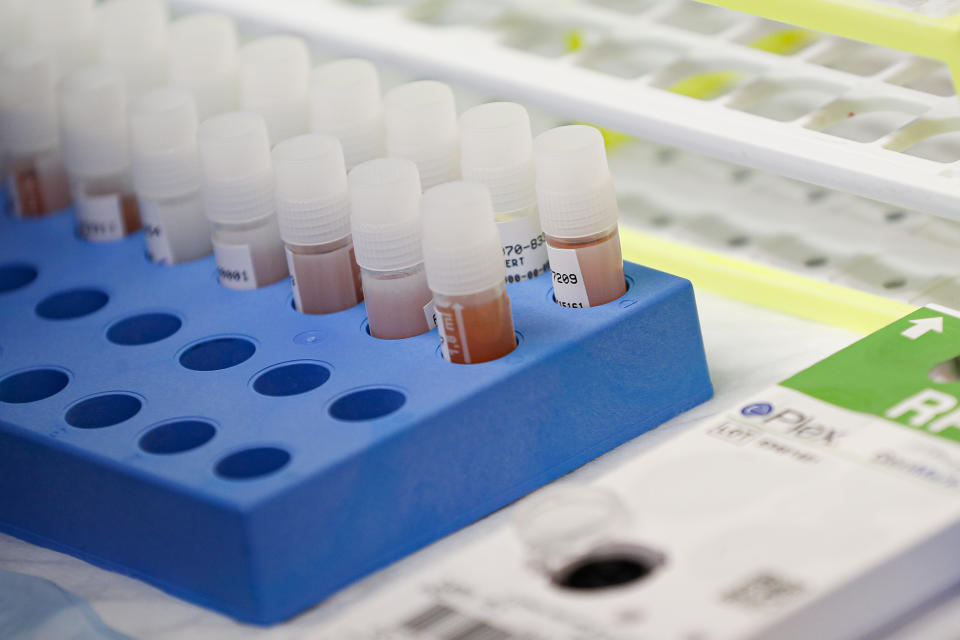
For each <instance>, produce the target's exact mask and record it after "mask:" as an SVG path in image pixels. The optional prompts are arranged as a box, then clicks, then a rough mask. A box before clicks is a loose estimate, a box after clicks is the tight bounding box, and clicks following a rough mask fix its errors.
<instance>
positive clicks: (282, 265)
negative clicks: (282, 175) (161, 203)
mask: <svg viewBox="0 0 960 640" xmlns="http://www.w3.org/2000/svg"><path fill="white" fill-rule="evenodd" d="M199 141H200V166H201V171H202V181H203V200H204V207H205V210H206V213H207V218H208V219H209V220H210V222H211V224H212V228H213V233H212V238H211V239H212V240H213V254H214V256H216V260H217V271H218V273H219V276H220V284H222V285H223V286H225V287H227V288H229V289H256V288H257V287H263V286H266V285H268V284H273V283H274V282H278V281H279V280H282V279H284V278H286V277H287V275H288V271H287V257H286V254H285V253H284V250H283V243H282V242H281V241H280V229H279V228H278V226H277V216H276V213H275V202H274V177H273V164H272V162H271V157H270V139H269V136H268V135H267V125H266V123H265V122H264V121H263V117H262V116H260V115H257V114H255V113H249V112H244V111H235V112H231V113H224V114H221V115H218V116H214V117H212V118H209V119H208V120H206V121H204V122H203V124H201V125H200V132H199Z"/></svg>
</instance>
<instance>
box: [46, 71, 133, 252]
mask: <svg viewBox="0 0 960 640" xmlns="http://www.w3.org/2000/svg"><path fill="white" fill-rule="evenodd" d="M60 137H61V144H62V145H63V159H64V163H65V164H66V167H67V174H68V175H69V176H70V187H71V191H72V196H73V204H74V209H75V210H76V214H77V235H79V236H80V237H81V238H84V239H85V240H89V241H91V242H113V241H116V240H120V239H122V238H123V237H124V236H126V235H128V234H131V233H133V232H134V231H138V230H139V229H140V211H139V207H138V205H137V197H136V195H135V194H134V191H133V179H132V177H131V173H130V148H129V147H130V141H129V136H128V133H127V98H126V91H125V89H124V86H123V77H122V76H121V75H120V73H119V72H118V71H116V70H113V69H108V68H106V67H87V68H84V69H80V70H78V71H74V72H73V73H72V74H70V75H69V76H67V78H66V79H65V80H64V81H63V82H62V83H61V85H60Z"/></svg>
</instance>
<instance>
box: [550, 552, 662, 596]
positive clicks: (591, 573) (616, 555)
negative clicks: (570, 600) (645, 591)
mask: <svg viewBox="0 0 960 640" xmlns="http://www.w3.org/2000/svg"><path fill="white" fill-rule="evenodd" d="M663 563H664V556H663V554H660V553H657V552H654V551H652V550H650V549H646V548H644V547H640V546H635V545H617V546H615V547H613V548H610V549H599V550H595V551H593V552H591V553H589V554H587V556H586V557H584V558H581V559H579V560H576V561H574V562H573V563H571V564H570V565H568V566H567V567H565V568H563V569H561V570H560V571H558V572H557V573H556V574H555V575H554V576H553V583H554V584H555V585H557V586H558V587H562V588H564V589H571V590H575V591H594V590H597V589H609V588H612V587H622V586H625V585H628V584H633V583H635V582H638V581H640V580H643V579H644V578H646V577H648V576H649V575H650V574H652V573H653V572H654V571H656V569H657V568H658V567H660V566H661V565H663Z"/></svg>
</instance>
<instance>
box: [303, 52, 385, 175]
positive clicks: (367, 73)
mask: <svg viewBox="0 0 960 640" xmlns="http://www.w3.org/2000/svg"><path fill="white" fill-rule="evenodd" d="M310 130H311V131H313V132H315V133H328V134H330V135H333V136H336V137H337V138H338V139H339V140H340V144H341V145H342V146H343V156H344V159H345V160H346V162H347V170H350V169H353V168H354V167H355V166H357V165H358V164H360V163H361V162H366V161H367V160H372V159H374V158H379V157H381V156H383V155H384V153H385V147H384V138H383V136H384V125H383V99H382V98H381V97H380V77H379V75H378V74H377V69H376V67H374V66H373V65H372V64H371V63H370V62H368V61H366V60H360V59H358V58H347V59H345V60H337V61H335V62H329V63H327V64H323V65H320V66H319V67H317V68H316V69H314V70H313V72H312V73H311V74H310Z"/></svg>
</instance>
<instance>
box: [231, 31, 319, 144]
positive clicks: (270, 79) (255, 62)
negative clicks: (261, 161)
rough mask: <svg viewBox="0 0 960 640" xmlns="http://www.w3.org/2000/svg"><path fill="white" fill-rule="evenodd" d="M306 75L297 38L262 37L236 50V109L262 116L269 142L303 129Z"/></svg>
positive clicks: (306, 57) (307, 64)
mask: <svg viewBox="0 0 960 640" xmlns="http://www.w3.org/2000/svg"><path fill="white" fill-rule="evenodd" d="M309 76H310V52H309V51H308V50H307V45H305V44H304V43H303V40H301V39H300V38H295V37H293V36H265V37H263V38H257V39H256V40H253V41H252V42H249V43H247V44H246V45H244V46H243V47H242V48H241V49H240V108H241V109H244V110H246V111H252V112H254V113H259V114H260V115H262V116H263V118H264V120H265V121H266V123H267V131H269V133H270V144H271V145H273V144H276V143H278V142H280V141H282V140H286V139H287V138H292V137H293V136H298V135H300V134H302V133H306V132H307V103H308V100H307V83H308V79H309Z"/></svg>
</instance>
